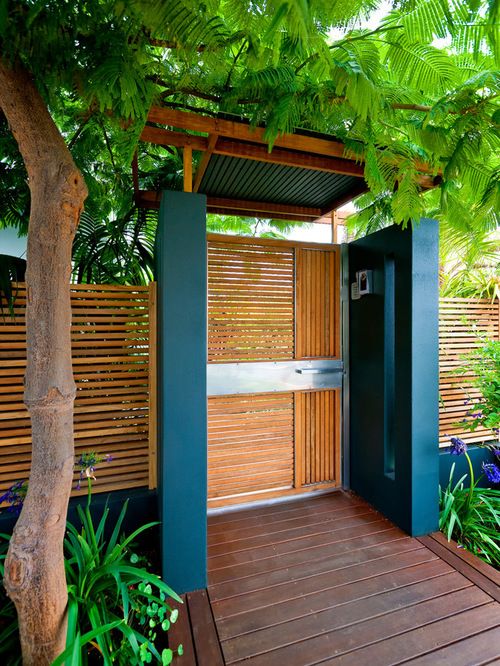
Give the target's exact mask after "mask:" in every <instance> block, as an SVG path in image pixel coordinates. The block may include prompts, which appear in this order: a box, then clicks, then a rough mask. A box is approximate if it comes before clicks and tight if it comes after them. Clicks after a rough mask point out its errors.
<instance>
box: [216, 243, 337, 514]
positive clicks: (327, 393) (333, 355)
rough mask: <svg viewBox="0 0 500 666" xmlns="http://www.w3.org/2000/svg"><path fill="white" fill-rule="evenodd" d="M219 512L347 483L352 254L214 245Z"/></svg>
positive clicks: (307, 246) (316, 247) (313, 247)
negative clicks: (346, 306)
mask: <svg viewBox="0 0 500 666" xmlns="http://www.w3.org/2000/svg"><path fill="white" fill-rule="evenodd" d="M207 377H208V393H209V397H208V501H209V506H210V507H216V506H224V505H227V504H235V503H242V502H246V501H254V500H257V499H266V498H274V497H279V496H285V495H291V494H295V493H301V492H306V491H310V490H318V489H326V488H332V487H335V486H338V485H339V484H340V413H341V410H340V403H341V399H340V398H341V385H342V361H341V358H340V248H339V246H335V245H320V244H318V243H300V242H295V241H280V240H274V239H272V240H271V239H249V238H241V237H230V236H221V235H209V237H208V371H207Z"/></svg>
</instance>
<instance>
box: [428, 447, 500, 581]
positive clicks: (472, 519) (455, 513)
mask: <svg viewBox="0 0 500 666" xmlns="http://www.w3.org/2000/svg"><path fill="white" fill-rule="evenodd" d="M451 452H452V454H454V455H462V454H463V455H465V457H466V459H467V462H468V465H469V471H470V485H469V487H468V488H467V487H465V485H464V482H465V480H466V478H467V476H468V475H467V474H464V475H463V476H462V477H461V478H460V479H459V480H458V481H457V482H456V483H454V481H453V475H454V471H455V464H454V463H453V465H452V467H451V471H450V477H449V481H448V485H447V487H446V488H445V489H442V488H441V487H440V488H439V507H440V515H439V529H440V530H441V531H442V532H444V534H445V535H446V536H447V538H448V541H450V540H451V539H455V541H457V542H458V544H459V545H461V546H463V547H464V548H466V549H467V550H469V551H471V552H472V553H474V554H475V555H477V556H478V557H480V558H481V559H483V560H485V561H486V562H488V563H489V564H492V565H493V566H495V567H496V568H500V545H499V535H500V490H494V489H491V488H479V487H478V482H479V479H477V480H475V477H474V470H473V467H472V462H471V460H470V457H469V455H468V453H467V446H466V444H465V443H464V442H462V440H460V439H458V438H456V437H454V438H452V448H451Z"/></svg>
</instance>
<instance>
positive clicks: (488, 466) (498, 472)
mask: <svg viewBox="0 0 500 666" xmlns="http://www.w3.org/2000/svg"><path fill="white" fill-rule="evenodd" d="M483 472H484V473H485V474H486V478H487V479H488V481H489V482H490V483H500V467H498V465H495V463H483Z"/></svg>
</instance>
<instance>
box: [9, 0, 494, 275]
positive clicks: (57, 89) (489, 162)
mask: <svg viewBox="0 0 500 666" xmlns="http://www.w3.org/2000/svg"><path fill="white" fill-rule="evenodd" d="M378 5H379V2H377V0H349V1H347V0H339V1H338V2H331V0H307V1H305V0H289V1H287V2H285V1H284V0H261V1H259V0H257V1H252V0H206V1H205V2H202V3H200V2H197V1H195V0H182V1H181V2H171V1H164V0H155V1H147V0H120V1H116V0H91V1H89V0H66V1H64V0H63V1H61V0H24V1H21V2H19V1H16V2H13V1H12V0H0V53H1V54H2V57H3V58H6V59H9V60H11V61H12V62H15V61H21V62H22V63H23V64H24V65H25V66H26V67H27V68H28V69H29V70H30V71H31V72H32V74H33V76H34V78H35V81H36V83H37V86H38V88H39V90H40V91H41V92H42V94H43V95H44V97H45V99H46V101H47V104H48V106H49V108H50V110H51V113H52V115H53V117H54V118H55V120H56V122H57V124H58V127H59V128H60V130H61V132H62V134H63V136H64V137H65V139H66V142H67V145H68V146H69V147H70V149H71V152H72V154H73V157H74V159H75V161H76V163H77V165H78V166H79V168H80V169H81V171H82V172H83V174H84V177H85V180H86V183H87V186H88V188H89V197H88V199H87V203H86V212H85V214H84V217H83V219H82V221H81V227H80V231H79V236H78V238H77V240H76V244H75V262H76V277H77V278H78V279H82V280H94V281H95V280H100V281H126V280H130V279H132V280H135V279H141V276H142V275H143V274H144V269H145V270H146V273H149V272H150V269H151V254H152V243H153V236H154V227H155V217H154V215H151V214H147V213H145V212H142V213H139V212H138V211H137V210H136V209H135V207H134V203H133V200H132V187H131V175H130V163H131V160H132V156H133V153H134V151H135V150H136V147H137V142H138V136H139V134H140V131H141V129H142V127H143V125H144V122H145V120H146V115H147V111H148V109H149V107H150V105H151V104H152V103H153V102H154V103H161V104H169V105H173V106H176V107H179V108H184V109H186V108H187V109H193V108H194V109H200V110H201V109H203V110H204V111H205V112H208V113H212V114H215V113H218V112H225V113H234V114H238V115H241V116H244V117H247V118H248V119H250V121H251V122H252V123H254V124H257V123H264V124H265V125H266V127H267V133H268V137H269V141H270V144H271V146H272V142H273V140H274V138H275V137H276V136H277V134H278V133H279V132H285V131H292V130H293V129H294V128H295V127H299V126H300V127H305V128H310V129H313V130H319V131H322V132H326V133H329V134H332V135H335V136H337V137H338V138H340V139H342V140H343V141H344V142H345V143H346V145H347V146H348V148H349V149H350V150H351V151H353V152H355V153H356V154H359V155H360V156H363V158H364V164H365V177H366V180H367V182H368V184H369V186H370V190H371V193H370V194H369V195H367V196H365V197H364V198H363V199H362V200H361V204H362V205H361V209H362V212H361V214H360V216H359V218H358V225H360V228H364V229H368V230H369V229H370V228H374V227H375V226H376V225H378V224H381V223H387V221H388V220H396V221H397V222H402V223H406V222H407V221H408V220H410V219H418V218H419V217H420V216H421V215H423V214H426V213H429V212H432V213H434V214H437V216H438V217H440V218H441V219H443V220H446V221H447V223H448V224H449V225H451V226H453V227H454V228H456V229H459V230H460V229H461V230H462V232H463V233H468V231H469V229H470V228H474V229H480V230H489V229H491V228H493V227H494V226H496V225H497V224H498V217H497V215H498V210H499V207H498V203H499V201H500V194H499V192H500V185H499V174H500V169H499V164H498V154H499V152H500V151H499V148H500V146H499V143H500V142H499V135H498V125H499V122H500V110H499V107H498V92H499V74H498V71H497V67H498V61H499V57H500V42H499V38H498V35H499V31H498V18H499V14H500V10H499V7H500V3H499V2H498V0H490V2H485V1H481V0H452V1H451V2H448V1H446V0H401V1H399V2H398V1H396V2H395V3H394V5H393V7H392V9H391V10H390V11H389V12H388V13H387V15H386V17H385V18H384V19H383V20H382V21H381V22H380V24H379V25H378V27H375V28H373V29H365V28H360V27H359V25H360V22H359V21H360V19H363V18H366V17H368V16H369V15H370V13H371V12H372V11H373V10H375V9H376V8H377V6H378ZM339 28H341V30H340V31H339V30H338V29H339ZM339 34H340V35H341V36H339V37H334V36H333V35H339ZM436 40H438V42H436ZM436 43H440V44H445V46H443V47H442V48H438V47H437V46H436ZM139 164H140V169H141V171H140V176H141V182H142V185H143V186H144V187H146V188H148V189H153V188H160V187H174V188H175V187H180V182H181V178H180V175H181V169H182V160H181V159H180V156H179V154H178V151H177V149H168V150H167V149H164V148H161V147H158V146H151V145H147V144H140V145H139ZM424 164H426V165H428V168H429V170H430V172H431V173H432V174H433V175H438V176H439V177H440V179H441V184H440V187H439V190H438V191H437V192H430V193H427V194H425V195H423V196H422V195H420V194H419V190H418V183H417V181H418V175H419V173H420V172H421V170H422V169H423V168H424V167H423V166H422V165H424ZM0 171H1V177H2V188H1V192H0V224H3V225H6V224H9V225H11V224H16V225H18V226H20V227H23V226H24V227H26V225H27V211H28V207H29V196H28V193H27V188H26V184H25V180H26V177H25V173H24V167H23V164H22V160H21V159H20V157H19V154H18V152H17V147H16V145H15V143H14V142H13V140H12V137H11V136H10V133H9V132H8V128H7V126H6V123H5V121H3V120H2V121H0ZM214 224H215V228H217V224H218V222H217V221H214ZM98 260H99V262H100V263H99V266H98V270H97V271H95V270H93V267H95V266H97V262H98Z"/></svg>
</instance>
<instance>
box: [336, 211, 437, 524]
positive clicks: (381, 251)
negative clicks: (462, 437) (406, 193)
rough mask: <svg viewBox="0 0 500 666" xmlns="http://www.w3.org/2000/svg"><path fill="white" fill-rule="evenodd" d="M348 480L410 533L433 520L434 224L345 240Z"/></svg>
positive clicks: (434, 460) (392, 228)
mask: <svg viewBox="0 0 500 666" xmlns="http://www.w3.org/2000/svg"><path fill="white" fill-rule="evenodd" d="M361 269H371V270H373V277H374V293H373V294H368V295H366V296H363V297H362V298H361V299H359V300H355V301H353V300H350V304H349V310H350V316H349V344H350V460H351V468H350V478H351V487H352V489H353V490H355V491H356V492H358V493H359V494H360V495H361V496H362V497H365V498H366V499H367V500H368V501H369V502H371V503H372V504H373V505H374V506H376V507H377V508H378V509H380V511H382V512H383V513H384V514H385V515H386V516H387V517H388V518H391V519H392V520H393V521H394V522H395V523H397V524H398V525H400V526H401V527H402V528H403V529H405V530H406V531H407V532H409V533H411V534H413V535H419V534H426V533H429V532H432V531H434V530H435V529H437V526H438V483H439V481H438V458H439V456H438V407H439V403H438V372H439V371H438V350H439V342H438V225H437V222H435V221H434V220H421V222H420V224H419V225H418V226H416V227H415V228H414V229H413V230H412V229H407V230H404V231H403V230H401V229H400V228H399V227H390V228H389V229H384V230H382V231H380V232H377V233H375V234H372V235H370V236H367V237H366V238H362V239H360V240H359V241H356V242H354V243H351V244H350V245H349V280H350V282H353V281H354V280H355V273H356V271H359V270H361Z"/></svg>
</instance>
